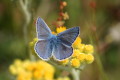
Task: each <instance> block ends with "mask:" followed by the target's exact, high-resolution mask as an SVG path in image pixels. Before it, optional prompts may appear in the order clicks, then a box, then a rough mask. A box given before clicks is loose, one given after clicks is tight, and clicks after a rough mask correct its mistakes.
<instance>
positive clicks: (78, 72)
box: [71, 68, 80, 80]
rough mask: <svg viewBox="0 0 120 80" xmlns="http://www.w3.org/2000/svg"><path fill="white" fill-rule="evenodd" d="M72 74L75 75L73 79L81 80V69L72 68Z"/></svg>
mask: <svg viewBox="0 0 120 80" xmlns="http://www.w3.org/2000/svg"><path fill="white" fill-rule="evenodd" d="M71 74H72V76H73V80H80V70H76V69H74V68H72V70H71Z"/></svg>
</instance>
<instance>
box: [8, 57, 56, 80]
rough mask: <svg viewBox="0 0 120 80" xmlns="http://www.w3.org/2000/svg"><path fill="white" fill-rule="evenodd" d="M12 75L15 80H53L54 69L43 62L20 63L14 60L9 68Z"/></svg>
mask: <svg viewBox="0 0 120 80" xmlns="http://www.w3.org/2000/svg"><path fill="white" fill-rule="evenodd" d="M9 70H10V72H11V74H12V75H15V76H16V80H53V77H54V72H55V70H54V67H53V66H52V65H50V64H48V63H47V62H45V61H41V60H39V61H30V60H24V61H21V60H19V59H16V60H15V61H14V63H13V64H11V65H10V66H9Z"/></svg>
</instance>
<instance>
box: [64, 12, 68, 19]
mask: <svg viewBox="0 0 120 80" xmlns="http://www.w3.org/2000/svg"><path fill="white" fill-rule="evenodd" d="M63 19H64V20H67V19H69V15H68V13H67V12H65V13H64V14H63Z"/></svg>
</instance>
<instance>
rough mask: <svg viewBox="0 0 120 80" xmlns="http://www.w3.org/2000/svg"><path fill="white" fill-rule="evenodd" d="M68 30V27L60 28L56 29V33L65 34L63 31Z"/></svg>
mask: <svg viewBox="0 0 120 80" xmlns="http://www.w3.org/2000/svg"><path fill="white" fill-rule="evenodd" d="M65 30H66V27H64V26H63V27H58V28H57V29H56V31H57V33H60V32H63V31H65Z"/></svg>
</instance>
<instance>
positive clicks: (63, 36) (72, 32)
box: [57, 27, 79, 46]
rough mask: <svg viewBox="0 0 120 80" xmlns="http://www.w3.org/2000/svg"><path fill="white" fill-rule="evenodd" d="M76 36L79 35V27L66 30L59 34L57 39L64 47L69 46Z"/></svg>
mask: <svg viewBox="0 0 120 80" xmlns="http://www.w3.org/2000/svg"><path fill="white" fill-rule="evenodd" d="M78 35H79V27H74V28H70V29H67V30H66V31H64V32H61V33H59V34H58V35H57V37H58V39H60V40H61V42H62V43H64V44H65V45H67V46H71V45H72V43H73V42H74V41H75V39H76V38H77V36H78Z"/></svg>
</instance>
